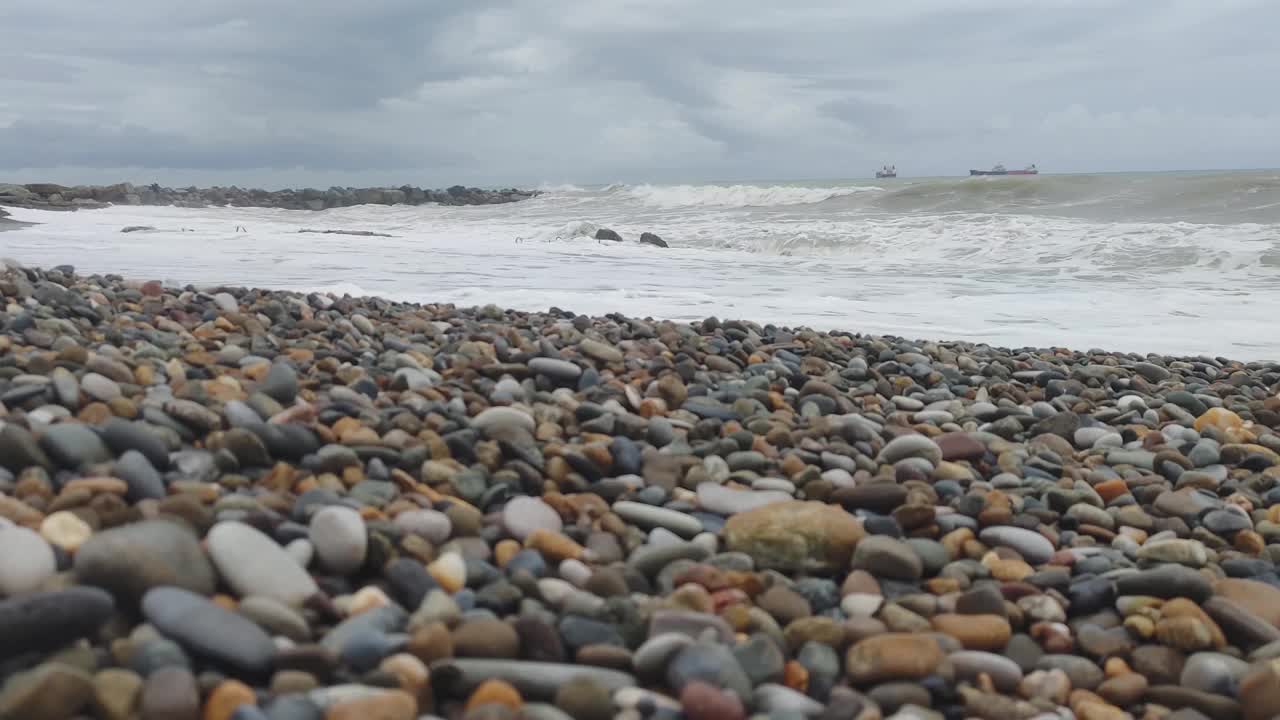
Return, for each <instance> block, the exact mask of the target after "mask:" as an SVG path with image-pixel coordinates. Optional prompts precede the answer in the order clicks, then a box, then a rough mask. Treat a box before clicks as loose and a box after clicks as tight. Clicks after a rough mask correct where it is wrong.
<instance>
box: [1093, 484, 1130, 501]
mask: <svg viewBox="0 0 1280 720" xmlns="http://www.w3.org/2000/svg"><path fill="white" fill-rule="evenodd" d="M1093 490H1094V492H1096V493H1098V496H1099V497H1101V498H1102V500H1103V502H1111V501H1112V500H1115V499H1116V498H1118V497H1120V496H1121V495H1124V494H1125V493H1127V492H1129V486H1128V485H1127V484H1125V481H1124V480H1120V479H1116V480H1107V481H1106V482H1100V483H1098V484H1097V485H1094V486H1093Z"/></svg>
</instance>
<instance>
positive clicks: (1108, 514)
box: [0, 267, 1280, 720]
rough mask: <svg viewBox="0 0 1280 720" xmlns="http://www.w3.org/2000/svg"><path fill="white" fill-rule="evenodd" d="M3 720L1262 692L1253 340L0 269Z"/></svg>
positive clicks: (1274, 406)
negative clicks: (994, 336) (1227, 355)
mask: <svg viewBox="0 0 1280 720" xmlns="http://www.w3.org/2000/svg"><path fill="white" fill-rule="evenodd" d="M0 298H2V302H0V311H2V314H0V403H2V404H3V407H2V409H0V424H2V425H3V427H0V468H2V469H0V518H3V519H0V526H3V527H0V549H2V551H0V596H2V599H0V638H2V639H3V642H0V675H2V676H3V685H0V717H3V718H24V719H25V720H61V719H63V718H71V717H95V718H109V719H112V720H129V719H130V718H139V719H140V720H169V719H172V718H197V717H201V718H206V719H211V718H217V719H219V720H262V718H269V719H270V720H304V719H305V720H316V719H319V718H323V719H324V720H346V719H349V718H378V719H379V720H402V719H403V720H412V719H413V718H417V717H424V716H425V717H428V718H431V717H442V718H466V719H469V720H495V719H514V718H526V719H531V720H559V719H563V718H566V717H567V718H580V719H586V720H595V719H597V718H599V719H604V718H614V717H619V718H631V719H636V718H669V719H671V720H676V719H677V718H688V719H689V720H711V719H715V720H734V719H735V718H744V717H748V716H750V717H759V718H776V719H778V720H782V719H784V718H786V719H791V718H818V719H822V720H848V719H853V718H858V719H860V720H872V719H874V718H901V719H903V720H905V719H907V718H913V719H915V718H927V719H933V718H985V719H987V720H1008V719H1020V718H1073V717H1074V718H1080V719H1081V720H1110V719H1113V718H1115V719H1119V718H1151V719H1155V718H1176V719H1178V720H1191V719H1194V718H1206V717H1208V718H1215V719H1217V720H1229V719H1233V718H1238V719H1241V720H1264V719H1265V718H1271V717H1273V716H1275V715H1276V714H1277V713H1280V577H1277V565H1276V560H1277V559H1278V558H1280V487H1278V486H1277V479H1280V454H1278V453H1280V435H1278V434H1277V428H1278V427H1280V399H1278V398H1277V390H1280V366H1277V365H1275V364H1264V363H1258V364H1241V363H1236V362H1230V361H1227V360H1222V359H1217V358H1169V357H1139V356H1133V355H1116V354H1107V353H1102V352H1096V351H1091V352H1068V351H1065V350H1036V351H1032V350H1023V351H1005V350H997V349H992V348H987V347H983V346H977V345H971V344H963V343H955V344H946V343H932V342H908V341H904V340H901V339H896V338H882V337H867V336H859V335H854V334H848V333H818V332H813V331H809V330H787V329H783V328H778V327H773V326H760V325H756V324H752V323H748V322H738V321H731V322H720V321H717V320H715V319H708V320H705V321H702V322H697V323H692V324H688V323H671V322H656V321H650V320H641V319H635V318H624V317H621V316H617V315H614V316H609V317H606V318H589V317H584V316H578V315H574V314H572V313H567V312H560V311H556V310H552V311H550V312H548V313H518V312H511V311H503V310H501V309H498V308H496V307H485V308H479V309H459V308H455V307H452V306H447V305H423V306H415V305H399V304H393V303H388V302H385V301H382V300H377V299H355V298H349V297H342V298H335V297H330V296H325V295H298V294H288V293H272V292H264V291H258V290H244V289H238V288H210V289H205V290H199V289H195V288H168V287H163V286H162V285H161V284H159V283H157V282H126V281H124V280H122V279H120V278H116V277H84V276H78V275H76V274H74V271H73V269H72V268H70V267H60V268H56V269H49V270H35V269H16V268H10V269H8V270H6V271H4V272H3V275H2V276H0Z"/></svg>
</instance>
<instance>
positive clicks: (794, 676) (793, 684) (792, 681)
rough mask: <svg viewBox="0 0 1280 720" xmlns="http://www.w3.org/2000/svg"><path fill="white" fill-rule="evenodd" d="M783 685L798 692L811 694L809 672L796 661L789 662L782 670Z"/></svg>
mask: <svg viewBox="0 0 1280 720" xmlns="http://www.w3.org/2000/svg"><path fill="white" fill-rule="evenodd" d="M782 684H783V685H786V686H787V687H789V688H791V689H792V690H795V691H797V692H802V693H804V692H809V671H808V670H806V669H805V667H804V666H803V665H801V664H800V663H798V662H796V661H795V660H788V661H787V664H786V665H784V666H783V668H782Z"/></svg>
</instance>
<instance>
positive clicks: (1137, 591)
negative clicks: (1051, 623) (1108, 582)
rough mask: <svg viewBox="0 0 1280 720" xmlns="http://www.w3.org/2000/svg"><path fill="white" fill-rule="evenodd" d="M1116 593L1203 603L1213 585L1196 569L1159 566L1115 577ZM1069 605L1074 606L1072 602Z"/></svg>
mask: <svg viewBox="0 0 1280 720" xmlns="http://www.w3.org/2000/svg"><path fill="white" fill-rule="evenodd" d="M1115 592H1116V594H1117V595H1152V596H1154V597H1158V598H1166V599H1167V598H1176V597H1185V598H1188V599H1190V600H1191V601H1192V602H1195V603H1203V602H1204V601H1205V600H1208V599H1209V597H1210V596H1211V595H1213V585H1212V583H1210V582H1209V579H1208V578H1206V577H1205V576H1204V575H1203V574H1202V573H1200V572H1199V571H1197V570H1193V569H1191V568H1189V567H1185V566H1182V565H1161V566H1160V567H1156V568H1152V569H1150V570H1141V571H1139V572H1133V573H1126V574H1124V575H1119V576H1117V577H1116V578H1115ZM1072 604H1073V606H1074V605H1075V603H1074V602H1073V603H1072ZM1073 610H1074V607H1073Z"/></svg>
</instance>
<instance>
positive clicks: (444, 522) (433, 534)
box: [394, 509, 453, 545]
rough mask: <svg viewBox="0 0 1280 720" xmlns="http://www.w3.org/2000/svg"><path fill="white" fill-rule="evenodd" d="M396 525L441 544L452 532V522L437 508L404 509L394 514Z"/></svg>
mask: <svg viewBox="0 0 1280 720" xmlns="http://www.w3.org/2000/svg"><path fill="white" fill-rule="evenodd" d="M394 522H395V524H396V527H398V528H400V529H401V530H404V531H406V532H410V533H413V534H415V535H421V536H422V537H424V538H426V539H427V540H428V541H430V542H431V543H432V544H434V545H442V544H444V542H445V541H447V540H448V539H449V536H450V535H451V534H452V533H453V522H452V521H451V520H449V516H448V515H445V514H444V513H442V512H440V511H439V510H425V509H423V510H406V511H404V512H402V513H400V514H398V515H396V517H395V520H394Z"/></svg>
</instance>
